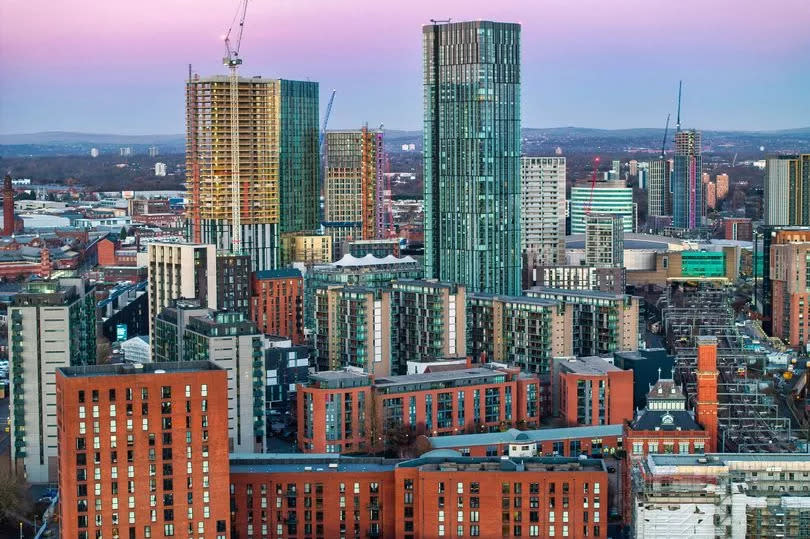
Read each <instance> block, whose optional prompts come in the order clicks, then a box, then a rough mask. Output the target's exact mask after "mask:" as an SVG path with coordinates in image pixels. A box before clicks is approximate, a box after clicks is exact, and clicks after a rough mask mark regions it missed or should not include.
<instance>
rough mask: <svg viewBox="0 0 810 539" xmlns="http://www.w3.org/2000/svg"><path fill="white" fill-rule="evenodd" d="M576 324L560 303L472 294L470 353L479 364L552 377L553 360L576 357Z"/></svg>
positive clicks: (468, 337) (468, 346) (469, 303)
mask: <svg viewBox="0 0 810 539" xmlns="http://www.w3.org/2000/svg"><path fill="white" fill-rule="evenodd" d="M572 323H573V321H572V318H571V312H567V311H566V310H565V308H564V306H563V305H562V304H560V303H559V302H557V301H553V300H546V299H538V298H529V297H525V296H495V295H493V294H469V296H468V300H467V353H468V354H470V355H471V356H472V357H473V359H474V360H475V361H478V362H482V363H485V362H489V361H494V362H499V363H508V364H510V365H515V366H517V367H520V368H521V369H522V370H524V371H526V372H531V373H536V374H548V373H549V372H550V371H551V358H553V357H555V356H561V355H571V353H572V350H573V348H572V328H571V325H572Z"/></svg>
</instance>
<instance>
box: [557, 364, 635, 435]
mask: <svg viewBox="0 0 810 539" xmlns="http://www.w3.org/2000/svg"><path fill="white" fill-rule="evenodd" d="M551 387H552V402H553V406H554V408H553V413H554V415H555V416H559V417H561V418H562V420H563V422H564V423H565V424H566V425H568V426H571V427H573V426H577V425H616V424H619V425H620V424H622V423H624V422H625V421H629V420H630V419H632V418H633V371H625V370H622V369H620V368H618V367H616V366H615V365H613V364H612V363H609V362H608V361H606V360H605V359H602V358H600V357H583V358H575V357H557V358H554V364H553V372H552V378H551Z"/></svg>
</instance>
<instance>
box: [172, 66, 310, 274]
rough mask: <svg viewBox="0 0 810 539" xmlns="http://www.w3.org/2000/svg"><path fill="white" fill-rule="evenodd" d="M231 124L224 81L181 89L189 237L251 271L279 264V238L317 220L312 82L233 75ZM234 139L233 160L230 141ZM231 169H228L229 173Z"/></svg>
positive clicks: (195, 81)
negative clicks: (231, 253)
mask: <svg viewBox="0 0 810 539" xmlns="http://www.w3.org/2000/svg"><path fill="white" fill-rule="evenodd" d="M236 94H237V95H236V100H237V107H238V111H237V112H238V117H239V122H238V125H232V122H231V118H232V112H233V111H231V102H232V101H231V100H232V96H231V83H230V79H229V77H227V76H214V77H208V78H200V77H199V76H196V75H195V76H194V77H192V78H191V80H189V81H188V82H187V84H186V126H187V130H186V140H187V146H186V171H187V180H186V188H187V199H188V206H187V208H188V209H187V213H188V217H189V221H190V230H189V239H191V240H192V241H194V242H198V243H211V244H214V245H215V246H216V248H217V249H218V250H233V249H234V247H236V250H237V251H239V252H240V253H242V254H247V255H249V256H250V259H251V264H252V269H253V270H254V271H259V270H265V269H275V268H277V267H278V266H279V264H280V256H279V249H280V239H279V238H280V237H281V235H282V234H287V233H294V232H311V231H314V230H315V229H316V228H317V227H318V225H319V223H318V198H319V185H318V176H319V173H318V167H319V161H320V159H319V156H318V130H319V126H318V83H317V82H308V81H290V80H279V79H265V78H261V77H252V78H246V77H240V78H239V81H238V84H237V87H236ZM233 135H237V136H238V137H239V143H240V149H239V163H233V162H232V160H233V159H232V155H233V154H232V147H231V137H232V136H233ZM234 169H235V170H234ZM234 172H236V177H237V178H238V180H239V183H240V186H239V197H238V199H239V204H240V208H239V210H238V211H239V212H240V213H239V214H238V215H239V221H240V223H241V225H240V231H239V232H240V236H241V243H240V244H239V245H236V246H235V245H234V244H233V242H232V236H233V230H232V227H233V220H234V218H233V216H234V207H233V204H234V191H233V188H232V187H233V184H232V178H233V177H234V174H233V173H234Z"/></svg>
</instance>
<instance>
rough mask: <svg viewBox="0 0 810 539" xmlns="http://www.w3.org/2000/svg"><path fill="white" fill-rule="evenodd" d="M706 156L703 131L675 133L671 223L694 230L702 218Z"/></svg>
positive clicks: (677, 226)
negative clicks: (703, 176) (702, 146)
mask: <svg viewBox="0 0 810 539" xmlns="http://www.w3.org/2000/svg"><path fill="white" fill-rule="evenodd" d="M702 174H703V155H702V149H701V134H700V131H695V130H688V131H678V132H677V133H675V164H674V168H673V174H672V212H673V214H672V215H673V220H672V224H673V226H675V227H676V228H687V229H694V228H697V227H699V226H700V225H701V224H702V220H703V185H702V181H701V178H702Z"/></svg>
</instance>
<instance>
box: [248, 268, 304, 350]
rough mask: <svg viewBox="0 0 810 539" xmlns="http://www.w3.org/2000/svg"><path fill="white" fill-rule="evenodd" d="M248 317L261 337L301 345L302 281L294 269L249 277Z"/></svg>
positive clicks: (271, 271)
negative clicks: (276, 336)
mask: <svg viewBox="0 0 810 539" xmlns="http://www.w3.org/2000/svg"><path fill="white" fill-rule="evenodd" d="M250 284H251V293H250V318H251V319H252V320H253V322H254V323H255V324H256V326H258V328H259V331H260V332H262V333H264V334H269V335H278V336H281V337H286V338H288V339H290V340H292V342H293V343H295V344H303V342H304V279H303V277H302V275H301V272H300V271H299V270H297V269H292V268H285V269H278V270H264V271H257V272H254V273H253V274H251V280H250Z"/></svg>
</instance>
